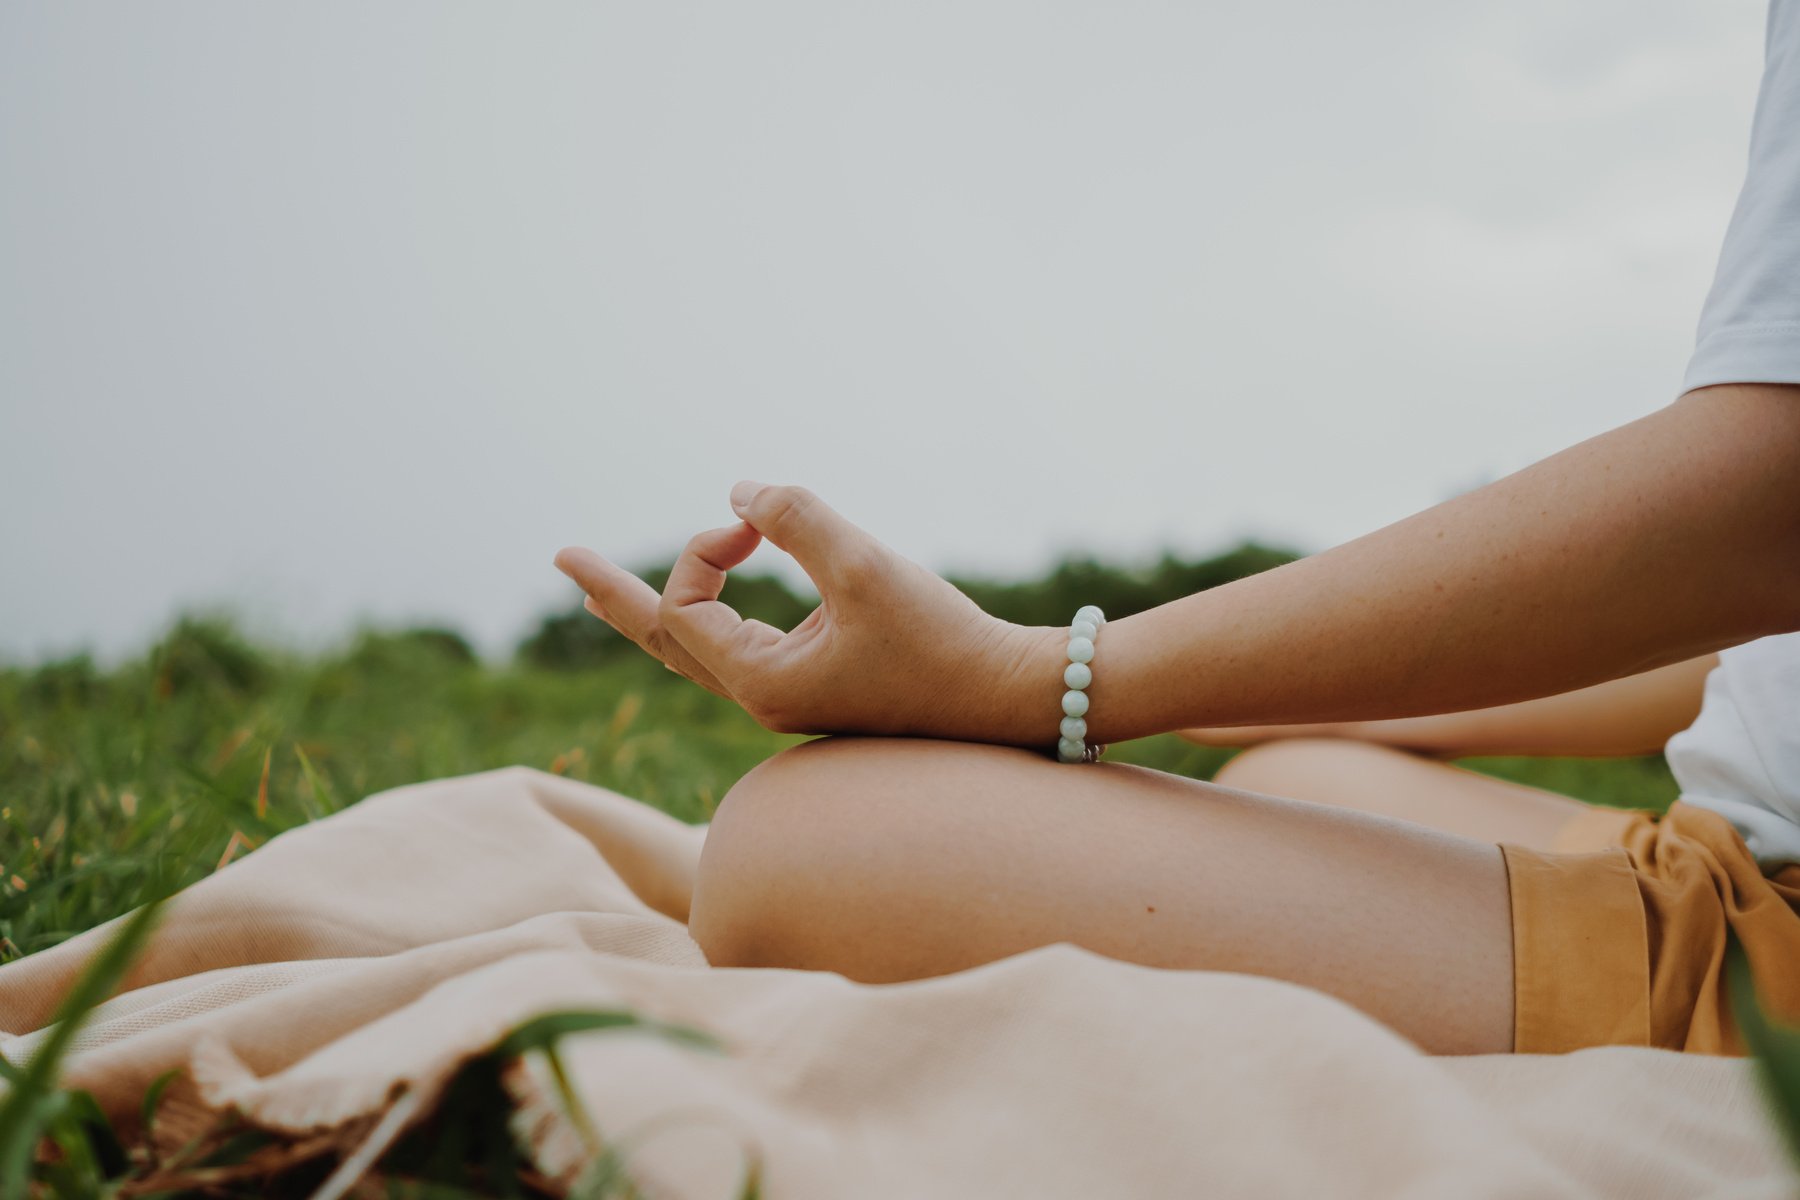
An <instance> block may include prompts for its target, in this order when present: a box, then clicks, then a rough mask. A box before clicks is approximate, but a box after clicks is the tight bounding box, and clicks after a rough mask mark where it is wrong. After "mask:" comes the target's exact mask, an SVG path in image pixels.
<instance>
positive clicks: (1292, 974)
mask: <svg viewBox="0 0 1800 1200" xmlns="http://www.w3.org/2000/svg"><path fill="white" fill-rule="evenodd" d="M689 927H690V929H691V930H692V932H693V935H694V937H695V939H696V940H697V941H698V942H699V943H700V945H701V947H702V949H703V950H705V952H706V954H707V957H708V959H709V960H710V961H711V962H712V963H713V964H714V965H716V966H786V967H802V968H813V969H820V970H831V971H838V972H841V973H842V974H844V975H847V976H849V977H850V978H852V979H858V980H862V981H865V982H890V981H896V980H904V979H916V978H921V977H926V976H932V975H941V974H945V973H948V972H951V971H956V970H960V969H963V968H966V967H971V966H975V965H977V964H980V963H984V962H988V961H991V960H994V959H997V958H1002V957H1005V956H1007V955H1010V954H1015V953H1019V952H1021V951H1024V950H1027V949H1031V948H1033V947H1036V946H1042V945H1047V944H1049V943H1052V942H1073V943H1075V944H1077V945H1080V946H1083V947H1085V948H1087V949H1089V950H1092V951H1094V952H1096V953H1099V954H1105V955H1109V956H1112V957H1114V958H1120V959H1125V960H1129V961H1131V962H1137V963H1144V964H1147V965H1149V966H1155V967H1170V968H1200V969H1209V970H1220V971H1236V972H1244V973H1250V974H1257V975H1266V976H1270V977H1273V978H1278V979H1285V980H1289V981H1292V982H1294V983H1299V984H1303V985H1306V986H1308V987H1313V988H1317V989H1319V990H1322V991H1325V992H1329V993H1331V994H1333V995H1335V996H1338V997H1340V998H1341V999H1343V1000H1345V1001H1347V1002H1349V1003H1350V1004H1353V1005H1355V1006H1356V1007H1358V1008H1360V1009H1362V1010H1363V1011H1364V1012H1366V1013H1369V1014H1370V1015H1372V1016H1374V1017H1376V1018H1377V1019H1379V1020H1381V1021H1383V1022H1386V1023H1387V1024H1388V1025H1390V1026H1392V1027H1394V1028H1395V1029H1397V1030H1399V1031H1400V1032H1402V1033H1403V1034H1405V1035H1407V1036H1408V1037H1410V1038H1412V1039H1413V1040H1414V1041H1416V1042H1418V1043H1419V1044H1420V1045H1421V1046H1423V1047H1425V1048H1426V1049H1428V1050H1432V1051H1435V1052H1440V1053H1485V1052H1494V1051H1505V1050H1510V1049H1511V1047H1512V1003H1513V993H1512V922H1511V913H1510V907H1509V902H1508V892H1507V882H1506V870H1505V866H1504V863H1503V862H1502V859H1501V856H1500V852H1499V850H1498V849H1497V848H1496V847H1494V846H1493V845H1491V844H1487V843H1483V842H1480V841H1476V840H1473V839H1469V838H1461V837H1456V836H1453V835H1450V834H1446V833H1443V832H1441V831H1437V830H1432V829H1427V828H1424V827H1422V826H1419V825H1416V824H1412V823H1409V822H1404V821H1399V820H1394V819H1392V818H1387V817H1381V816H1375V815H1371V814H1368V813H1363V812H1357V811H1353V810H1349V809H1342V808H1334V807H1328V806H1325V805H1320V804H1312V803H1307V802H1305V801H1298V800H1291V799H1285V798H1276V797H1270V796H1260V795H1255V794H1252V793H1249V792H1244V791H1238V790H1234V789H1231V788H1225V787H1218V786H1215V785H1212V784H1206V783H1201V782H1198V781H1196V780H1192V779H1186V778H1182V777H1180V776H1174V775H1166V774H1163V773H1161V772H1157V771H1149V770H1144V769H1142V768H1137V767H1130V766H1123V765H1114V764H1101V765H1090V766H1066V765H1063V764H1060V763H1055V762H1051V761H1049V760H1047V759H1045V758H1042V757H1039V756H1037V755H1034V754H1030V753H1026V752H1024V751H1018V750H1009V749H1005V748H1001V747H994V746H977V745H968V744H963V743H954V742H931V741H914V740H905V739H826V740H823V741H818V742H811V743H808V744H806V745H803V746H800V747H796V748H795V749H793V750H789V751H787V752H785V753H783V754H780V755H777V756H776V757H775V758H773V759H771V760H769V761H768V762H766V763H764V764H762V765H761V766H759V767H758V768H757V769H756V770H754V771H752V772H751V773H750V774H749V775H747V776H745V777H744V779H743V780H741V781H740V782H739V784H738V785H737V787H735V788H734V789H733V790H732V791H731V792H730V793H729V794H728V795H727V796H726V798H725V800H724V801H723V802H722V803H721V805H720V807H719V811H718V813H717V814H716V816H715V818H714V820H713V823H712V827H711V829H710V831H709V833H708V835H707V840H706V845H705V849H704V850H703V852H702V854H701V859H700V870H699V877H698V881H697V885H696V888H695V893H694V901H693V910H692V917H691V921H690V926H689Z"/></svg>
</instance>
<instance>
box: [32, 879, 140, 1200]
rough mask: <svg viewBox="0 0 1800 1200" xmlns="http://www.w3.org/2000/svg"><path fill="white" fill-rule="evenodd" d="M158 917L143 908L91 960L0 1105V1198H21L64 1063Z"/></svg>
mask: <svg viewBox="0 0 1800 1200" xmlns="http://www.w3.org/2000/svg"><path fill="white" fill-rule="evenodd" d="M161 911H162V902H161V901H160V900H157V901H152V902H151V903H149V904H146V905H144V906H143V907H142V908H140V909H138V910H137V911H136V912H135V913H132V914H131V915H130V916H129V917H127V918H126V919H125V923H124V924H123V925H122V926H121V927H120V929H119V932H118V935H117V936H116V937H114V938H113V939H112V940H111V941H109V942H108V943H107V944H106V946H105V947H104V948H103V949H102V950H101V951H100V952H99V953H98V954H96V955H94V958H93V961H92V962H90V963H89V964H88V966H87V969H86V970H85V971H83V972H82V973H81V975H80V976H79V977H78V978H77V979H76V980H75V984H74V986H73V987H71V988H70V989H69V992H68V995H66V996H64V997H63V1002H62V1004H61V1005H59V1006H58V1007H57V1010H56V1017H55V1024H54V1025H53V1026H52V1027H51V1031H50V1036H49V1037H48V1038H46V1039H45V1041H44V1045H43V1048H42V1049H41V1050H40V1051H39V1052H38V1053H37V1054H36V1055H34V1056H33V1057H32V1059H31V1060H30V1061H29V1062H28V1063H26V1065H25V1068H24V1071H23V1078H22V1079H20V1080H19V1082H18V1083H17V1084H16V1085H15V1086H14V1087H13V1090H12V1091H10V1092H9V1093H8V1094H7V1095H6V1097H5V1098H4V1099H3V1100H0V1195H5V1196H22V1195H24V1194H25V1184H26V1179H27V1175H28V1174H29V1172H30V1170H31V1160H32V1155H33V1152H34V1150H35V1149H36V1146H37V1142H38V1139H39V1138H40V1137H41V1136H42V1135H43V1131H44V1128H45V1126H46V1124H47V1123H48V1121H49V1120H50V1119H51V1118H53V1117H54V1116H55V1113H54V1111H52V1107H53V1104H54V1099H55V1097H56V1092H55V1091H54V1087H55V1081H56V1078H57V1075H58V1074H59V1073H60V1071H61V1069H62V1062H63V1058H64V1056H65V1055H66V1054H67V1053H68V1051H69V1047H70V1046H71V1045H72V1044H73V1043H74V1040H75V1035H76V1034H77V1033H79V1032H80V1031H81V1027H82V1025H84V1024H85V1023H86V1022H87V1018H88V1017H89V1015H91V1014H92V1013H93V1011H94V1009H95V1008H96V1007H97V1006H98V1005H99V1004H100V1003H101V1002H102V1001H104V1000H105V999H106V998H107V997H108V996H110V995H111V994H112V992H113V989H114V988H115V987H117V986H118V984H119V981H120V980H121V979H123V978H124V977H125V972H126V971H127V970H128V969H129V968H130V966H131V964H132V963H133V962H134V961H136V959H137V956H138V954H139V952H140V951H141V950H142V949H143V948H144V944H145V943H146V942H147V941H148V940H149V938H150V934H151V932H152V931H153V930H154V929H155V928H156V922H157V919H158V918H159V917H160V915H161Z"/></svg>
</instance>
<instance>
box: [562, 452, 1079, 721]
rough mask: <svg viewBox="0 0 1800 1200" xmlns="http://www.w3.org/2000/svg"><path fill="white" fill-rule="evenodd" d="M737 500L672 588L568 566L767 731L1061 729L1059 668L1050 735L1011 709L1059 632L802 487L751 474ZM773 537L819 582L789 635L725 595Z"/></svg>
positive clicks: (613, 620) (594, 560) (677, 663)
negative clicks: (958, 583)
mask: <svg viewBox="0 0 1800 1200" xmlns="http://www.w3.org/2000/svg"><path fill="white" fill-rule="evenodd" d="M731 507H732V510H733V511H734V512H736V513H737V515H738V516H739V517H740V518H741V519H740V520H739V521H738V522H737V523H736V524H732V525H727V526H724V527H722V528H719V529H712V530H708V531H707V532H705V533H701V534H697V535H695V537H694V538H693V540H691V541H690V542H688V544H687V547H686V548H685V549H684V550H683V551H682V552H681V557H680V558H679V559H678V560H677V561H676V563H675V567H674V569H673V571H671V572H670V574H669V582H668V584H667V586H666V587H665V588H664V589H663V593H662V595H660V596H659V595H657V593H656V591H655V589H653V588H651V587H650V585H649V584H647V583H645V582H644V581H643V580H641V579H639V578H637V577H636V576H635V575H632V574H631V573H630V572H628V571H625V570H623V569H621V568H619V567H617V566H615V565H613V564H612V563H610V562H607V561H606V560H605V559H604V558H601V557H600V556H599V555H598V554H595V553H594V552H593V551H592V550H586V549H580V548H574V547H571V548H568V549H565V550H562V551H559V552H558V553H557V555H556V565H557V567H558V569H560V570H561V571H562V572H563V573H564V574H566V575H568V576H569V577H570V578H572V579H574V580H575V582H576V583H578V584H580V585H581V588H582V590H583V591H585V592H586V593H587V596H588V599H587V608H588V611H590V612H592V613H593V614H594V615H595V616H597V617H599V618H600V619H601V620H603V621H605V622H606V623H607V624H609V625H611V626H612V627H613V628H614V629H617V630H618V631H619V632H620V633H622V634H624V635H625V636H626V637H628V638H630V639H631V640H632V641H634V642H636V643H637V644H638V645H639V646H640V647H642V648H643V649H644V650H645V651H647V652H648V653H650V654H652V655H654V656H655V657H656V658H658V659H661V660H662V662H663V663H664V664H665V665H667V666H668V667H669V668H670V669H671V670H673V671H675V672H677V673H679V674H681V675H685V676H686V677H687V678H689V679H691V680H693V681H694V682H695V683H698V684H699V685H701V686H702V687H705V688H708V689H710V690H712V691H714V692H717V693H718V694H719V695H721V696H725V697H728V698H729V699H732V700H735V701H736V702H737V703H739V704H741V705H742V706H743V707H744V709H745V710H746V711H747V712H749V714H750V715H751V716H752V717H754V718H756V720H757V721H758V722H760V723H761V724H763V725H764V726H766V727H768V728H770V729H773V730H777V731H779V732H784V733H873V734H912V735H923V736H937V737H950V738H962V739H968V740H977V741H996V742H1017V743H1020V744H1025V743H1030V742H1037V741H1045V740H1054V737H1055V728H1056V723H1055V718H1054V716H1053V715H1051V714H1052V713H1053V711H1054V708H1055V704H1056V697H1057V695H1058V694H1059V691H1060V688H1059V687H1058V681H1057V679H1056V675H1055V669H1054V666H1051V667H1050V668H1048V673H1047V674H1045V678H1044V679H1043V680H1041V681H1039V682H1040V683H1041V685H1042V686H1041V687H1040V688H1038V689H1036V690H1038V691H1041V692H1042V693H1043V697H1042V703H1041V704H1039V705H1038V706H1037V707H1038V708H1040V709H1041V710H1042V711H1041V712H1039V713H1037V714H1036V715H1037V716H1038V718H1039V719H1038V721H1037V722H1035V724H1036V725H1042V726H1043V727H1044V728H1043V732H1042V734H1039V733H1038V731H1037V730H1035V729H1034V728H1033V724H1034V723H1032V722H1030V721H1029V719H1028V714H1025V713H1019V712H1011V711H1008V706H1009V700H1008V698H1010V697H1013V696H1015V695H1016V694H1017V693H1018V692H1019V691H1020V690H1021V687H1023V688H1024V689H1025V690H1027V691H1029V690H1030V682H1031V681H1030V680H1029V679H1028V678H1027V676H1028V674H1029V673H1030V667H1031V666H1032V665H1042V664H1041V663H1039V662H1038V660H1039V659H1041V658H1042V657H1043V655H1042V653H1041V650H1042V648H1044V647H1046V646H1047V645H1048V643H1047V641H1046V636H1045V635H1046V634H1052V635H1053V634H1054V631H1045V630H1037V629H1028V628H1026V627H1024V626H1019V625H1013V624H1010V623H1008V622H1005V621H1002V620H1000V619H998V618H996V617H992V616H989V615H988V614H987V613H984V612H982V611H981V609H980V608H978V607H976V605H975V603H974V602H973V601H972V600H970V599H969V598H968V597H967V596H965V595H963V594H962V593H961V592H959V591H957V590H956V589H955V588H954V587H952V586H951V585H950V584H949V583H947V582H946V581H944V580H943V579H941V578H939V577H938V576H936V575H934V574H932V573H931V572H930V571H927V570H926V569H925V568H923V567H921V566H919V565H918V564H917V563H914V562H912V561H910V560H908V559H906V558H903V557H901V556H900V555H899V554H897V553H895V552H894V551H893V550H891V549H889V548H888V547H887V546H884V545H882V544H881V543H880V542H879V541H877V540H876V539H875V538H873V537H871V536H870V535H869V534H867V533H865V532H864V531H863V530H861V529H859V528H857V527H856V526H855V525H852V524H851V523H850V522H849V521H846V520H845V519H844V518H843V517H842V516H840V515H838V514H837V513H836V512H834V511H833V510H832V509H831V508H830V507H829V506H828V505H827V504H826V503H825V502H824V501H823V500H820V499H819V498H818V497H817V496H815V495H813V494H812V493H811V492H809V491H807V490H806V489H805V488H798V487H771V486H768V485H765V484H760V483H748V482H746V483H740V484H738V485H737V486H736V487H735V488H733V489H732V491H731ZM764 538H767V539H768V540H769V541H770V542H772V543H774V545H775V546H776V547H778V548H779V549H781V550H783V551H785V552H787V553H788V554H790V555H792V556H793V558H794V560H795V561H796V562H798V563H799V564H800V566H801V569H803V570H804V571H805V572H806V573H807V575H808V576H809V577H810V578H811V579H812V581H813V586H814V587H816V588H817V589H818V591H819V607H818V608H816V609H814V610H813V612H812V613H811V614H809V615H808V616H807V618H806V619H805V620H803V621H801V622H800V624H798V625H797V626H795V627H794V628H793V629H792V630H790V631H787V632H783V631H782V630H779V629H777V628H775V627H774V626H772V625H768V624H765V623H764V622H761V621H748V620H745V619H744V618H743V617H740V616H739V615H738V614H737V612H736V611H734V610H733V609H732V608H731V607H729V606H728V605H726V604H724V603H722V602H721V601H720V600H719V593H720V591H721V590H722V589H723V588H724V586H725V575H726V572H727V571H730V570H731V569H733V568H734V567H736V566H737V565H738V564H740V563H742V562H743V561H744V560H745V559H747V558H749V557H750V554H751V552H752V551H754V550H755V549H756V547H757V545H758V544H759V543H760V542H761V541H762V540H763V539H764ZM1021 718H1026V719H1025V720H1021ZM1044 735H1048V736H1047V737H1046V736H1044Z"/></svg>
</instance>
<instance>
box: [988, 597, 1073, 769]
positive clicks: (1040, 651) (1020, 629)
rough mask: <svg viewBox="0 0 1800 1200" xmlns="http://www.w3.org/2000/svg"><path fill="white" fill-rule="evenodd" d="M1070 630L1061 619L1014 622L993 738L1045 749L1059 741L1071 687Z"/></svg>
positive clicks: (1000, 676)
mask: <svg viewBox="0 0 1800 1200" xmlns="http://www.w3.org/2000/svg"><path fill="white" fill-rule="evenodd" d="M1068 648H1069V631H1068V629H1067V628H1066V627H1065V626H1061V625H1008V626H1007V628H1006V638H1005V649H1004V652H1003V655H1004V656H1003V659H1002V664H1001V666H1000V669H999V671H998V673H997V674H996V675H995V676H993V678H995V679H997V680H998V684H999V685H998V686H997V687H996V688H995V690H994V693H993V700H994V704H993V716H994V720H995V723H996V734H997V736H995V737H993V738H992V739H989V740H993V741H997V742H1003V743H1005V744H1007V745H1011V746H1024V747H1028V748H1030V749H1033V750H1042V749H1046V748H1049V747H1053V746H1055V745H1056V739H1057V736H1058V734H1057V726H1058V724H1059V723H1060V722H1061V720H1062V715H1063V714H1062V708H1061V703H1062V695H1063V693H1064V692H1065V691H1067V690H1068V688H1067V685H1066V684H1064V682H1063V668H1065V667H1067V666H1068V665H1069V659H1068Z"/></svg>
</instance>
